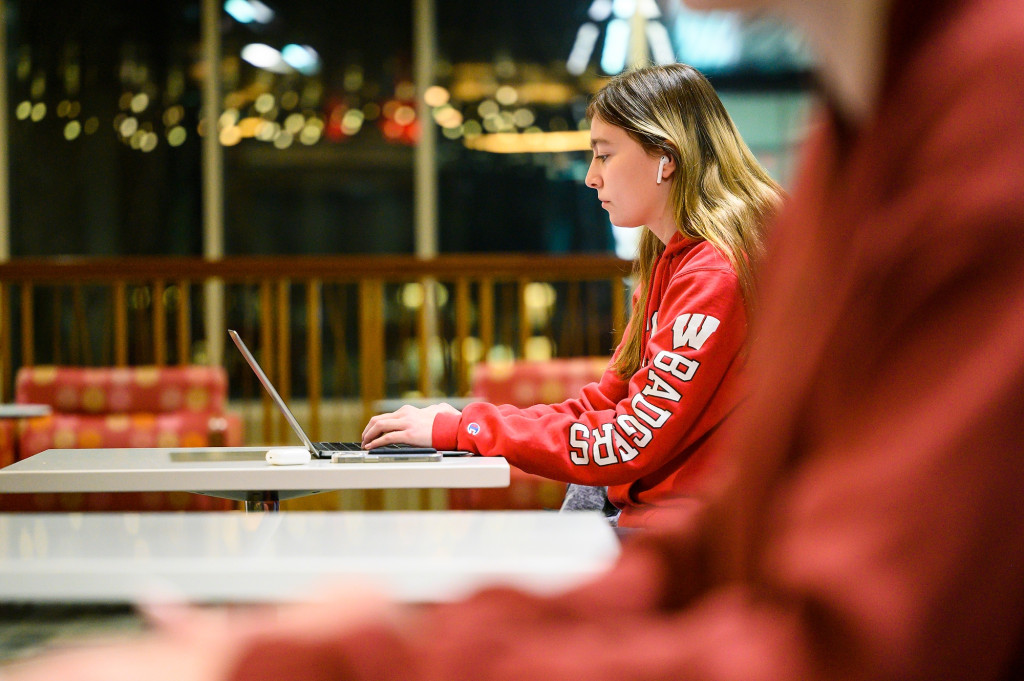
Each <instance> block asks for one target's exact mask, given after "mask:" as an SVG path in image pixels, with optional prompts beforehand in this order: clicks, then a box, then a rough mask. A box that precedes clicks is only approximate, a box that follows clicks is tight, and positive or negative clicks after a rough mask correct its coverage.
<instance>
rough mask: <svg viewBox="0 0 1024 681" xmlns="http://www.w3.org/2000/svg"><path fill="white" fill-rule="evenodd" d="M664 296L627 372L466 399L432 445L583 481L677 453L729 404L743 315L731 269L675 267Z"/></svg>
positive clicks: (625, 472)
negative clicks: (562, 387)
mask: <svg viewBox="0 0 1024 681" xmlns="http://www.w3.org/2000/svg"><path fill="white" fill-rule="evenodd" d="M662 301H663V302H662V304H661V308H660V310H659V311H658V324H657V328H655V329H654V331H653V332H652V334H651V336H650V340H649V341H648V344H647V348H646V350H645V358H646V360H645V364H644V366H643V367H642V368H641V369H640V371H638V372H637V373H636V374H635V375H634V376H632V377H631V378H630V380H629V381H624V380H622V379H621V378H620V377H619V376H618V375H616V374H615V372H614V371H612V370H611V369H609V370H608V371H607V372H606V373H605V375H604V377H603V378H602V379H601V381H600V382H599V383H594V384H591V385H589V386H586V387H585V388H584V389H583V390H582V391H581V393H580V396H579V397H578V398H576V399H573V400H567V401H565V402H562V403H560V404H555V405H538V406H536V407H530V408H528V409H515V408H513V407H509V406H508V405H503V406H498V405H492V404H487V403H482V402H480V403H475V404H471V405H468V406H467V407H466V408H465V409H463V411H462V413H461V414H460V415H457V416H456V415H439V416H438V417H437V418H436V419H435V421H434V430H433V443H434V446H435V447H438V448H441V449H449V448H451V449H465V450H469V451H473V452H477V453H479V454H482V455H485V456H503V457H505V458H506V459H508V461H509V463H511V464H513V465H515V466H517V467H518V468H521V469H523V470H525V471H527V472H530V473H536V474H538V475H543V476H545V477H548V478H552V479H555V480H562V481H566V482H575V483H581V484H587V485H615V484H625V483H629V482H632V481H634V480H637V479H638V478H640V477H642V476H644V475H647V474H649V473H652V472H654V471H657V470H660V469H662V468H663V467H664V466H666V465H668V464H673V463H675V462H677V461H678V459H679V457H680V455H681V453H683V452H685V451H686V449H687V447H688V446H689V444H691V443H693V442H694V441H696V440H697V439H699V438H700V437H701V436H702V435H704V434H705V433H706V432H707V431H708V430H709V429H710V428H712V427H714V426H715V425H717V424H718V422H719V421H720V420H721V418H722V416H723V414H724V413H727V411H728V410H729V409H730V408H731V406H732V402H731V400H733V399H735V395H733V394H731V393H730V392H729V391H728V390H727V389H724V388H723V381H724V379H725V376H726V374H727V373H728V372H729V371H730V370H731V369H732V370H735V366H734V365H735V364H736V363H737V362H738V361H739V353H740V349H741V348H742V346H743V342H744V339H745V336H746V331H747V329H746V326H747V321H746V316H745V312H744V309H743V302H742V296H741V293H740V289H739V283H738V281H737V278H736V275H735V274H734V273H733V272H732V271H731V270H729V269H727V268H709V269H696V270H689V271H687V270H681V271H680V272H677V273H676V274H675V275H674V276H673V277H672V280H671V281H670V282H669V284H668V286H667V288H666V291H665V293H664V295H663V298H662ZM723 405H727V406H723Z"/></svg>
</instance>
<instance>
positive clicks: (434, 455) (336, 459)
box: [331, 447, 442, 463]
mask: <svg viewBox="0 0 1024 681" xmlns="http://www.w3.org/2000/svg"><path fill="white" fill-rule="evenodd" d="M441 458H442V457H441V452H439V451H437V450H436V449H434V448H433V447H402V448H401V449H399V448H396V447H381V448H380V449H370V450H368V451H366V452H334V453H333V454H331V463H389V462H398V461H440V460H441Z"/></svg>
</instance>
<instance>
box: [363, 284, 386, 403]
mask: <svg viewBox="0 0 1024 681" xmlns="http://www.w3.org/2000/svg"><path fill="white" fill-rule="evenodd" d="M359 377H360V386H359V392H360V394H361V396H362V401H363V420H364V421H366V420H368V419H369V418H370V417H371V416H373V414H374V408H373V405H374V403H375V402H376V401H377V400H380V399H383V397H384V283H383V282H382V281H381V280H380V279H363V280H361V281H360V282H359Z"/></svg>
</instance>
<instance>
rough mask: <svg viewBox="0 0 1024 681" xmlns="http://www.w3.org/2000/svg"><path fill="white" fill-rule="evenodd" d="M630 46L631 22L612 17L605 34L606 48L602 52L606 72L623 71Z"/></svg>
mask: <svg viewBox="0 0 1024 681" xmlns="http://www.w3.org/2000/svg"><path fill="white" fill-rule="evenodd" d="M628 48H629V22H628V21H627V20H626V19H612V20H611V21H609V22H608V29H607V30H606V31H605V35H604V50H603V51H602V52H601V68H602V69H603V70H604V72H605V73H621V72H622V70H623V69H624V68H626V52H627V50H628Z"/></svg>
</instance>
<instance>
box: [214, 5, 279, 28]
mask: <svg viewBox="0 0 1024 681" xmlns="http://www.w3.org/2000/svg"><path fill="white" fill-rule="evenodd" d="M224 11H225V12H227V13H228V14H230V15H231V18H232V19H234V20H235V21H237V22H238V23H240V24H251V23H253V22H256V23H257V24H269V23H270V22H271V21H273V20H274V10H272V9H270V8H269V7H267V6H266V5H264V4H263V3H262V2H260V0H226V1H225V3H224Z"/></svg>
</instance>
